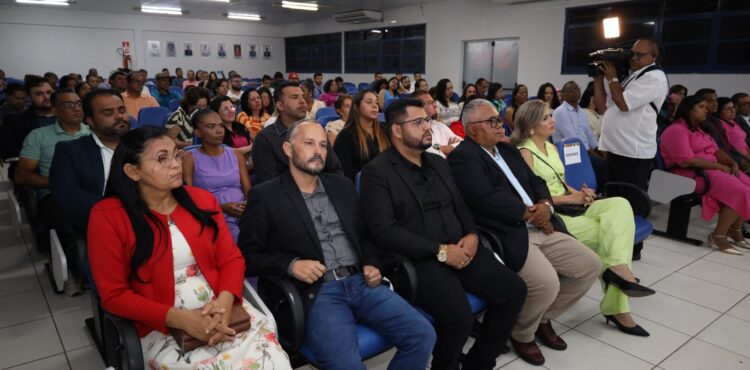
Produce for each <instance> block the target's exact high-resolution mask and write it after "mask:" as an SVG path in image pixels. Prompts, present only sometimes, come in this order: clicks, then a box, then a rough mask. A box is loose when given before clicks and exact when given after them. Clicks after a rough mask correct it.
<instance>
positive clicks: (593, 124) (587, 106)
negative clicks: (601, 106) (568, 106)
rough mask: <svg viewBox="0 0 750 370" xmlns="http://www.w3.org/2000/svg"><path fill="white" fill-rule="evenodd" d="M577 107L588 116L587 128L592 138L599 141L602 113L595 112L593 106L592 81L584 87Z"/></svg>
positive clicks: (594, 106) (594, 105)
mask: <svg viewBox="0 0 750 370" xmlns="http://www.w3.org/2000/svg"><path fill="white" fill-rule="evenodd" d="M578 106H579V107H581V108H582V109H583V110H584V111H585V112H586V114H587V115H588V118H589V128H591V132H592V133H593V134H594V136H596V138H597V139H599V136H601V135H602V112H599V111H597V110H596V104H594V81H591V82H589V84H588V85H587V86H586V90H584V91H583V94H581V100H580V101H579V102H578Z"/></svg>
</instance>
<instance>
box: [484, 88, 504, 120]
mask: <svg viewBox="0 0 750 370" xmlns="http://www.w3.org/2000/svg"><path fill="white" fill-rule="evenodd" d="M487 100H489V101H490V103H492V105H494V106H495V109H497V113H499V114H500V117H502V116H503V115H504V114H505V108H506V104H505V92H504V91H503V84H501V83H499V82H493V83H491V84H490V86H489V87H488V88H487Z"/></svg>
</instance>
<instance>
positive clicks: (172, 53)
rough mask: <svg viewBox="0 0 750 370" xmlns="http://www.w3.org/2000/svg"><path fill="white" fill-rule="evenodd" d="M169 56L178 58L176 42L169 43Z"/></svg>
mask: <svg viewBox="0 0 750 370" xmlns="http://www.w3.org/2000/svg"><path fill="white" fill-rule="evenodd" d="M167 56H168V57H173V58H174V57H176V56H177V43H176V42H174V41H167Z"/></svg>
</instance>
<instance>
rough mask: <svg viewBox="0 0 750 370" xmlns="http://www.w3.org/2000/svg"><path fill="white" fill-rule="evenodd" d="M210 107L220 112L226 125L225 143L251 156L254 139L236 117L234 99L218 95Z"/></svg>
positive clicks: (223, 123)
mask: <svg viewBox="0 0 750 370" xmlns="http://www.w3.org/2000/svg"><path fill="white" fill-rule="evenodd" d="M208 108H209V109H211V110H212V111H214V112H216V113H218V114H219V117H220V118H221V124H222V125H224V140H223V141H222V142H223V143H224V145H226V146H228V147H230V148H236V149H239V151H240V152H242V154H243V155H247V156H249V155H250V154H249V153H250V152H251V151H252V150H253V144H252V143H253V140H252V139H251V138H250V132H249V131H248V130H247V129H246V128H245V126H244V125H242V124H241V123H239V122H237V120H236V119H235V117H236V115H235V112H236V109H235V107H234V104H232V99H231V98H230V97H228V96H226V95H224V96H217V97H215V98H213V99H211V102H210V103H208Z"/></svg>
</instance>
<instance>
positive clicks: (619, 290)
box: [511, 84, 654, 336]
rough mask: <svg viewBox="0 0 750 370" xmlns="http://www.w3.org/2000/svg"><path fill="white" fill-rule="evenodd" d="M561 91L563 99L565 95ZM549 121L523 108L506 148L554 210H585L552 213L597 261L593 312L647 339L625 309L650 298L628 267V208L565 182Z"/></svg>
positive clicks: (548, 112) (547, 112)
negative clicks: (598, 295) (543, 188)
mask: <svg viewBox="0 0 750 370" xmlns="http://www.w3.org/2000/svg"><path fill="white" fill-rule="evenodd" d="M567 85H568V84H566V86H567ZM565 89H566V88H565V87H564V88H563V97H565V95H566V93H565ZM566 101H567V100H566ZM565 104H567V103H563V105H561V106H560V107H559V108H557V109H560V108H562V107H564V106H565ZM555 112H557V110H555ZM551 117H552V109H551V108H550V107H549V105H547V104H545V103H543V102H542V101H540V100H533V101H530V102H527V103H525V104H524V105H522V106H521V107H520V108H518V111H517V112H516V130H515V131H513V136H512V137H511V143H512V144H513V145H515V146H516V147H518V149H519V150H520V152H521V156H522V157H523V159H524V160H525V161H526V163H527V164H528V165H529V167H531V169H532V171H534V174H536V175H537V176H539V177H541V178H542V180H544V182H545V183H546V184H547V189H549V192H550V195H551V196H552V203H553V205H554V206H555V207H557V206H561V207H560V208H563V206H565V205H571V204H572V205H577V206H583V207H585V208H584V209H583V210H582V211H583V212H582V213H581V214H566V213H564V211H563V210H561V209H560V208H558V215H559V216H560V219H561V220H562V222H563V223H564V224H565V227H566V228H567V229H568V232H570V234H571V235H572V236H574V237H575V238H576V239H578V240H580V241H581V242H582V243H584V244H586V246H588V247H589V248H591V249H592V250H593V251H594V252H596V254H598V255H599V258H600V259H601V260H602V266H603V268H604V273H603V274H602V276H601V280H602V286H603V287H604V298H602V301H601V304H600V305H599V307H600V310H601V313H602V314H603V315H604V317H606V319H607V322H609V321H610V320H612V321H613V322H614V323H615V324H616V325H617V328H618V329H619V330H620V331H622V332H624V333H626V334H631V335H637V336H649V333H648V332H647V331H646V330H644V329H643V328H641V327H640V326H639V325H637V324H636V323H635V320H634V319H633V316H632V315H631V314H630V305H629V304H628V297H642V296H646V295H651V294H654V291H653V290H651V289H649V288H646V287H644V286H642V285H640V284H638V283H637V282H636V280H635V276H634V275H633V271H632V270H631V268H630V265H631V264H632V256H633V237H634V235H635V223H634V221H633V210H632V208H630V203H628V201H627V200H625V198H620V197H613V198H607V199H596V198H597V195H596V192H595V191H594V190H593V189H589V188H587V187H586V186H585V185H584V187H583V188H582V189H581V190H580V191H579V190H577V189H575V188H573V187H571V186H569V185H568V184H567V183H566V182H565V180H564V179H565V165H564V164H563V163H562V161H561V160H560V156H559V154H558V152H557V147H556V146H555V145H554V144H552V143H550V142H549V138H550V136H554V132H555V130H556V126H555V120H554V119H553V118H551Z"/></svg>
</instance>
